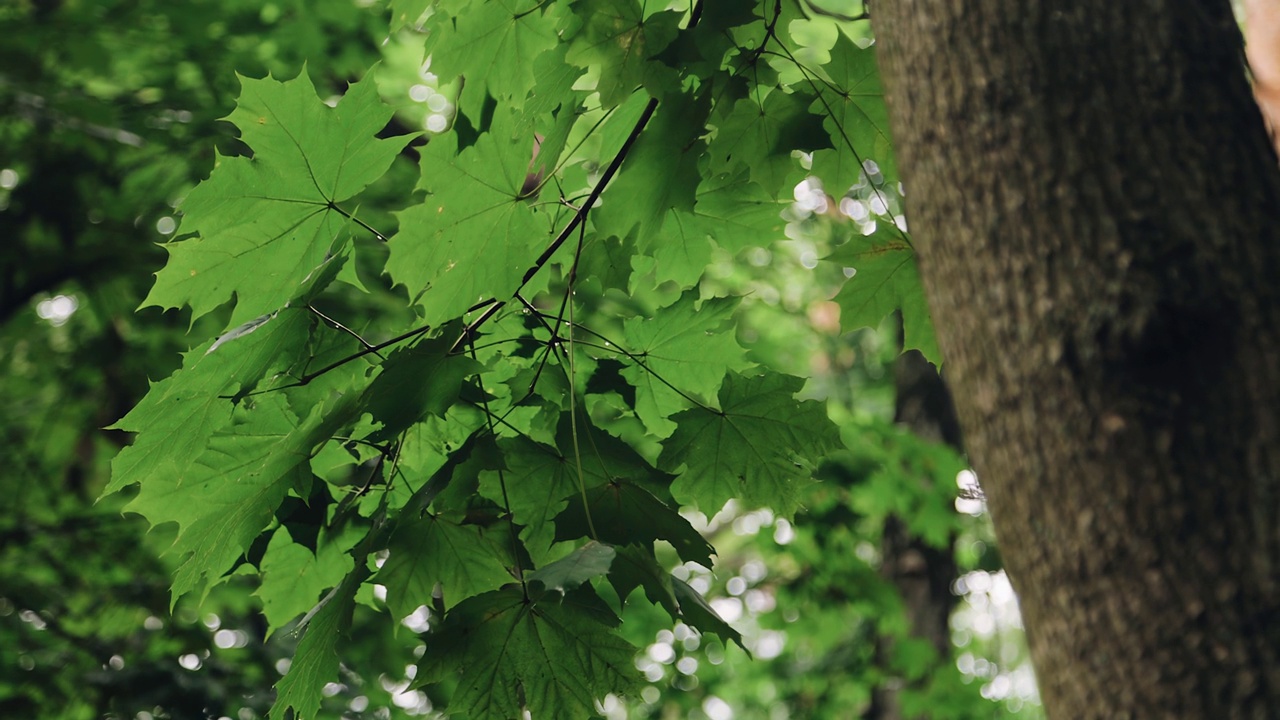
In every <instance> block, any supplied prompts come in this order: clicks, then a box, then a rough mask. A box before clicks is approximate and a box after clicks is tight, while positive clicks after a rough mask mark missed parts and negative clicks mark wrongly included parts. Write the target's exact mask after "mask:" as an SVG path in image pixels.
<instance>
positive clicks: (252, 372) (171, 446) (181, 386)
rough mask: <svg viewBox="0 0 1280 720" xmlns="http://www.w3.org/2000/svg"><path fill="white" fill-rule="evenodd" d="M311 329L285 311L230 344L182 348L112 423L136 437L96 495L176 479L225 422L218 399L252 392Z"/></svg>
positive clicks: (227, 408) (226, 404) (229, 406)
mask: <svg viewBox="0 0 1280 720" xmlns="http://www.w3.org/2000/svg"><path fill="white" fill-rule="evenodd" d="M311 328H312V318H311V317H309V316H308V314H307V313H306V311H304V310H295V309H293V308H289V309H286V310H283V311H281V312H280V314H279V316H277V317H275V318H273V319H271V320H269V321H268V322H265V323H262V324H261V325H259V327H258V329H257V330H255V331H254V332H253V333H251V334H247V335H245V336H242V337H240V338H237V339H236V340H235V342H234V343H233V344H231V345H227V346H225V347H220V348H218V349H217V350H211V348H212V347H213V341H210V342H208V343H206V344H204V345H201V346H200V347H197V348H196V349H194V350H192V351H190V352H188V353H187V354H186V355H185V356H184V360H183V365H182V369H180V370H178V371H177V372H175V373H174V374H173V375H171V376H169V377H168V378H166V379H165V380H162V381H160V382H158V383H156V384H154V385H152V386H151V390H150V391H149V392H148V393H147V395H146V397H145V398H143V399H142V401H141V402H139V403H138V404H137V405H136V406H134V408H133V409H132V410H130V411H129V414H127V415H125V416H124V417H123V418H121V419H120V420H119V422H117V423H116V424H115V425H113V426H112V427H114V428H115V429H118V430H125V431H128V432H133V433H138V436H137V438H136V440H135V441H134V443H133V445H130V446H129V447H127V448H125V449H124V450H122V451H121V452H120V454H119V455H117V456H116V457H115V459H114V460H112V462H111V483H110V484H109V485H107V488H106V490H105V491H104V492H103V494H104V495H108V494H111V493H113V492H116V491H118V490H121V489H123V488H125V487H127V486H129V485H132V484H134V483H145V482H147V481H149V480H151V479H156V480H158V481H162V482H163V481H165V479H166V478H173V477H177V476H180V475H181V474H182V472H183V469H184V468H185V467H186V466H187V465H189V464H190V460H191V458H193V457H196V456H198V455H200V454H201V453H203V452H204V449H205V446H206V444H207V443H208V441H209V437H210V436H211V435H212V434H213V433H214V432H215V431H217V430H218V429H220V428H222V427H225V426H226V425H227V424H229V423H230V422H231V417H232V413H233V411H234V407H235V406H234V405H233V403H231V402H230V401H229V400H227V399H224V398H223V397H220V396H226V395H232V394H236V393H242V392H246V391H248V390H251V389H253V388H254V387H255V386H256V384H257V383H258V382H259V381H260V380H261V379H262V378H263V377H264V376H265V375H266V374H267V373H268V372H270V371H272V370H275V369H279V368H280V367H281V366H287V365H288V364H291V363H293V362H294V361H295V358H292V357H289V355H288V353H287V352H284V350H285V349H287V348H296V347H300V346H301V344H302V343H303V342H305V341H306V338H307V337H308V335H309V333H310V331H311Z"/></svg>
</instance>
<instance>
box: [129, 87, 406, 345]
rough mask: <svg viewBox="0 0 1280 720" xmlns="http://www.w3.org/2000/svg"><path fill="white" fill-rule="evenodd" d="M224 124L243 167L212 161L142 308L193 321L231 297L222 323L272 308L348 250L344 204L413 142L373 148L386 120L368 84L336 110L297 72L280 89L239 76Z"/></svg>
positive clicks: (386, 142)
mask: <svg viewBox="0 0 1280 720" xmlns="http://www.w3.org/2000/svg"><path fill="white" fill-rule="evenodd" d="M240 82H241V85H242V89H241V93H240V98H239V99H238V101H237V105H236V109H235V110H234V111H233V112H232V113H231V114H230V115H229V116H228V118H227V119H229V120H230V121H232V122H233V123H235V125H236V127H238V128H239V129H240V137H241V139H242V140H243V141H244V142H245V144H247V145H248V146H249V147H250V148H252V149H253V152H254V156H253V158H245V157H221V156H220V157H219V158H218V160H217V163H216V166H215V167H214V170H213V173H212V174H210V176H209V179H208V180H205V181H204V182H202V183H200V184H199V185H198V186H196V188H195V189H194V190H192V191H191V193H190V194H189V195H188V196H187V198H186V200H184V201H183V203H182V213H183V220H182V232H183V233H184V234H188V233H195V234H196V235H197V237H194V238H191V239H188V240H183V241H179V242H172V243H169V244H168V245H165V249H167V250H168V251H169V261H168V263H167V264H166V265H165V267H164V269H163V270H161V271H160V272H159V273H157V275H156V282H155V285H154V286H153V287H152V288H151V292H150V294H148V295H147V298H146V300H145V301H143V307H146V306H149V305H155V306H157V307H162V308H176V307H181V306H182V305H188V306H190V307H191V312H192V316H193V317H199V316H201V315H203V314H205V313H207V312H209V311H210V310H213V309H214V308H215V307H217V306H219V305H221V304H222V303H224V302H226V301H227V300H228V299H230V298H231V297H232V295H234V296H235V298H236V307H235V310H234V312H233V314H232V316H231V324H232V325H238V324H241V323H244V322H246V321H249V320H251V319H253V318H255V317H258V316H260V315H264V314H267V313H270V312H274V311H275V310H278V309H279V308H280V307H282V306H283V305H284V304H285V303H286V302H288V300H289V299H290V298H291V297H293V295H294V294H295V293H296V292H297V291H298V287H299V285H301V284H302V283H303V281H304V280H305V279H306V278H307V277H308V276H309V275H310V274H311V273H312V272H314V271H315V270H316V268H318V267H319V266H320V265H321V264H322V263H323V262H324V261H325V259H326V258H327V257H329V256H330V255H332V254H336V253H337V252H338V251H339V249H340V248H341V247H342V245H343V244H344V243H345V242H346V241H347V234H346V227H347V224H348V219H347V217H345V216H344V215H343V214H342V213H341V212H339V211H338V210H337V209H335V208H336V203H339V202H342V201H344V200H348V199H350V198H351V197H353V196H354V195H356V194H357V193H359V192H360V191H361V190H363V189H364V188H365V187H366V186H368V185H369V183H371V182H373V181H374V180H377V179H378V178H379V177H381V176H382V174H383V173H385V172H386V170H387V168H388V167H390V165H391V161H392V160H393V159H395V157H396V155H397V154H399V153H400V151H401V150H402V149H403V148H404V146H405V145H406V144H407V143H408V142H409V140H411V139H413V137H414V136H413V135H405V136H401V137H396V138H387V139H381V140H380V139H378V138H377V137H375V136H376V134H377V133H378V132H379V131H381V130H382V129H383V128H384V127H385V126H386V124H387V121H388V120H389V119H390V118H391V114H392V111H391V109H390V108H389V107H387V106H385V105H383V104H382V103H381V102H380V101H379V100H378V94H377V93H378V90H377V88H376V86H375V85H374V82H373V80H372V79H371V78H366V79H364V80H361V81H360V82H357V83H354V84H352V85H351V87H350V88H348V89H347V92H346V94H345V95H344V96H343V99H342V101H341V102H340V103H339V104H338V106H337V107H336V108H330V107H328V106H327V105H325V104H324V103H323V102H321V100H320V98H318V97H317V96H316V91H315V88H314V87H313V86H312V84H311V80H310V79H309V78H308V77H307V74H306V72H305V71H303V72H302V73H301V74H300V75H298V77H296V78H294V79H293V80H288V81H284V82H279V81H277V80H274V79H272V78H270V77H267V78H265V79H262V80H255V79H252V78H245V77H241V78H240Z"/></svg>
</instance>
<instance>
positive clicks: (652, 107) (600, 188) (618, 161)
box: [450, 98, 658, 352]
mask: <svg viewBox="0 0 1280 720" xmlns="http://www.w3.org/2000/svg"><path fill="white" fill-rule="evenodd" d="M657 109H658V99H657V98H650V99H649V102H648V104H647V105H645V106H644V111H642V112H641V113H640V118H639V119H638V120H636V124H635V127H633V128H631V134H629V135H627V139H626V140H625V141H624V142H623V143H622V147H621V148H620V149H619V150H618V152H617V154H616V155H614V156H613V160H612V161H610V162H609V167H607V168H605V171H604V174H603V175H601V176H600V181H599V182H597V183H596V186H595V187H594V188H592V189H591V194H590V195H588V196H587V200H586V202H584V203H583V204H582V207H581V208H579V209H578V211H577V212H575V213H574V214H573V216H572V217H570V218H569V222H568V224H566V225H565V226H564V229H562V230H561V231H560V233H559V234H558V235H556V238H555V240H552V241H551V244H550V245H549V246H547V249H546V250H544V251H543V252H542V254H541V255H539V256H538V259H537V260H535V261H534V262H533V265H532V266H531V267H530V268H529V269H528V270H527V271H526V272H525V274H524V278H522V279H521V280H520V285H519V286H518V287H516V292H520V291H521V290H523V289H524V286H525V285H528V284H529V281H530V280H532V279H533V276H534V275H537V274H538V271H539V270H541V269H542V268H543V266H545V265H546V264H547V263H548V262H550V260H551V258H552V256H554V255H555V254H556V251H558V250H559V249H560V247H561V246H562V245H564V244H565V241H567V240H568V239H569V237H570V236H571V235H572V234H573V231H574V230H576V229H577V228H578V225H580V224H581V223H582V221H583V220H584V219H585V218H586V216H587V212H588V211H590V210H591V208H592V207H593V206H594V205H595V203H596V200H599V199H600V193H602V192H604V189H605V187H606V186H608V184H609V181H610V180H612V179H613V176H614V175H616V174H617V172H618V168H620V167H622V161H623V160H625V159H626V157H627V153H629V152H630V151H631V146H632V145H634V144H635V142H636V140H637V139H639V137H640V133H641V132H643V131H644V128H645V126H646V125H648V124H649V120H650V118H652V117H653V113H654V112H655V111H656V110H657ZM505 304H506V301H505V300H499V301H497V302H496V303H495V304H494V305H493V306H490V308H489V309H488V311H486V312H485V314H483V315H481V316H480V317H478V318H476V319H475V320H474V321H472V322H471V324H469V325H468V326H467V327H466V328H465V329H464V330H463V331H462V335H461V336H460V337H459V338H458V340H457V341H456V342H454V344H453V347H452V348H451V349H450V352H454V351H456V350H457V348H458V347H459V346H461V345H462V344H463V343H464V342H467V341H468V338H471V337H474V335H475V332H476V331H477V330H479V329H480V326H482V325H484V324H485V323H486V322H488V321H489V319H490V318H492V317H493V316H494V314H495V313H497V311H498V308H500V307H502V306H503V305H505Z"/></svg>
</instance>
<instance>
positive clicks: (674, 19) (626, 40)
mask: <svg viewBox="0 0 1280 720" xmlns="http://www.w3.org/2000/svg"><path fill="white" fill-rule="evenodd" d="M573 12H574V13H575V14H576V15H577V16H578V17H580V18H581V19H582V23H583V25H582V29H581V30H580V31H579V32H578V34H577V36H576V37H574V39H573V44H572V45H571V46H570V49H569V55H568V60H569V62H571V63H573V64H574V65H578V66H579V67H592V66H595V67H597V68H598V72H599V73H600V80H599V82H598V83H597V85H596V89H597V90H598V91H599V93H600V103H601V105H603V106H604V107H606V108H611V107H613V106H614V105H617V104H618V103H620V102H622V101H623V100H625V99H626V98H627V96H629V95H631V94H632V93H633V92H635V90H636V88H638V87H640V86H644V87H645V88H646V89H648V90H649V94H650V95H653V96H655V97H657V96H659V95H661V94H662V91H663V90H665V89H667V88H670V87H674V86H675V84H676V82H677V76H676V73H675V71H674V70H673V69H672V68H669V67H667V66H665V65H663V64H661V63H658V62H653V61H651V60H650V58H652V57H653V56H654V55H657V54H658V53H660V52H662V50H663V49H664V48H666V47H667V45H670V44H671V41H672V40H675V38H676V35H677V34H678V33H679V30H680V17H681V14H680V13H678V12H675V11H670V10H664V11H660V12H656V13H653V14H650V15H648V16H647V17H646V14H645V10H644V8H643V7H642V5H641V3H639V2H638V1H637V0H577V2H574V3H573Z"/></svg>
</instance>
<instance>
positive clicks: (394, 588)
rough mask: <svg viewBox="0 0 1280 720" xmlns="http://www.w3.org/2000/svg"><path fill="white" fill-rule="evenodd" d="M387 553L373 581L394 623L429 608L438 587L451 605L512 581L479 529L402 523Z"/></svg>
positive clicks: (437, 521)
mask: <svg viewBox="0 0 1280 720" xmlns="http://www.w3.org/2000/svg"><path fill="white" fill-rule="evenodd" d="M387 549H388V550H389V551H390V555H388V557H387V561H386V562H385V563H383V565H382V567H381V568H379V570H378V574H377V576H376V580H377V582H379V583H381V584H383V585H385V586H386V587H387V607H389V608H390V609H391V612H392V615H394V616H395V618H396V619H397V620H399V619H401V618H404V617H405V616H407V615H408V614H409V613H411V612H413V611H414V610H415V609H417V607H418V606H419V605H430V604H431V596H432V593H433V592H434V590H435V586H436V584H437V583H439V584H440V586H441V588H442V591H443V594H444V600H445V602H446V603H448V604H450V605H454V604H457V603H458V602H460V601H462V600H464V599H466V598H469V597H472V596H475V595H479V594H480V593H483V592H486V591H488V590H496V589H497V588H499V587H502V585H503V584H504V583H508V582H511V581H512V578H511V574H510V573H508V572H507V570H506V567H505V566H504V565H503V561H502V557H503V553H502V551H501V550H499V549H498V548H497V547H495V546H494V545H493V543H492V542H490V540H489V538H488V537H486V536H485V534H484V532H483V530H482V529H481V528H479V527H477V526H475V525H461V524H458V523H456V522H453V521H452V520H449V519H446V518H444V517H441V516H428V517H424V518H420V519H413V520H411V521H409V522H402V523H401V524H400V526H399V527H397V528H396V531H395V533H394V534H392V536H391V542H390V545H389V547H388V548H387Z"/></svg>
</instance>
